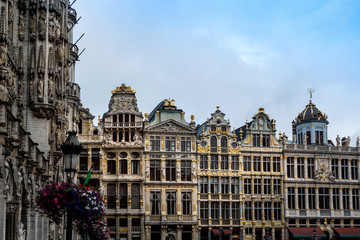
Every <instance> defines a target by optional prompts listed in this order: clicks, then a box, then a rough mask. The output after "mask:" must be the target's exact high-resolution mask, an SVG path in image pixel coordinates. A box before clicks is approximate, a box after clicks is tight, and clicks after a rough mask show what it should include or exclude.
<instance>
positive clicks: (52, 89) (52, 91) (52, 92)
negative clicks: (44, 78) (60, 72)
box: [48, 76, 55, 101]
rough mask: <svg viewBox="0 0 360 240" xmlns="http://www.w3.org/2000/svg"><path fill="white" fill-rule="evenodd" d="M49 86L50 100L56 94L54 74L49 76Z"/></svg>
mask: <svg viewBox="0 0 360 240" xmlns="http://www.w3.org/2000/svg"><path fill="white" fill-rule="evenodd" d="M48 85H49V86H48V88H49V100H51V101H53V100H54V96H55V84H54V80H53V76H49V82H48Z"/></svg>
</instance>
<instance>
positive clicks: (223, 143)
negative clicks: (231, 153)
mask: <svg viewBox="0 0 360 240" xmlns="http://www.w3.org/2000/svg"><path fill="white" fill-rule="evenodd" d="M227 142H228V141H227V138H226V137H225V136H223V137H221V152H222V153H226V152H227V151H228V143H227Z"/></svg>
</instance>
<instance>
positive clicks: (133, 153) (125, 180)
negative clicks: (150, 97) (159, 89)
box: [78, 84, 145, 240]
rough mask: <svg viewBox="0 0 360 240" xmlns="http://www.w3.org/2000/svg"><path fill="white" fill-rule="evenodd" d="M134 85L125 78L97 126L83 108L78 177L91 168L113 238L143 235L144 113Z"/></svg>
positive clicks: (134, 238)
mask: <svg viewBox="0 0 360 240" xmlns="http://www.w3.org/2000/svg"><path fill="white" fill-rule="evenodd" d="M135 92H136V91H135V90H133V89H131V87H126V86H125V84H122V85H121V87H117V88H116V89H114V90H113V91H112V96H111V100H110V103H109V110H108V111H107V112H106V113H105V114H104V115H103V117H102V119H101V120H100V116H99V125H98V126H97V127H94V126H93V124H92V120H93V119H94V116H92V115H91V114H90V112H89V109H81V111H80V120H79V141H80V142H81V144H82V145H83V147H84V148H85V150H84V151H83V153H81V155H80V162H79V172H78V179H79V182H80V183H82V182H83V181H84V179H85V177H86V175H87V173H88V170H89V169H90V168H91V170H92V173H91V180H90V183H89V185H92V186H95V187H96V188H98V189H99V190H100V192H101V193H102V195H103V196H104V198H105V202H106V205H107V209H106V218H107V223H108V227H109V229H110V233H111V237H112V238H113V239H124V238H125V239H133V240H136V239H144V237H145V235H144V234H145V232H144V230H145V228H144V214H145V211H144V199H143V196H144V179H145V177H144V176H145V175H144V170H143V165H144V160H143V159H144V153H143V150H144V148H143V141H142V134H143V133H142V131H143V117H142V113H141V112H139V110H138V107H137V101H136V96H135Z"/></svg>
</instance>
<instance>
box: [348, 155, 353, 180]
mask: <svg viewBox="0 0 360 240" xmlns="http://www.w3.org/2000/svg"><path fill="white" fill-rule="evenodd" d="M351 160H352V159H348V162H347V165H348V168H347V170H348V179H349V180H352V177H351Z"/></svg>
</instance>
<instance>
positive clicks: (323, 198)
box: [283, 98, 360, 239]
mask: <svg viewBox="0 0 360 240" xmlns="http://www.w3.org/2000/svg"><path fill="white" fill-rule="evenodd" d="M328 123H329V122H328V118H327V116H326V115H325V114H324V113H323V112H322V111H320V110H319V109H318V108H317V107H316V105H315V104H313V103H312V100H311V98H310V102H309V104H308V105H306V107H305V109H304V110H303V111H302V112H301V113H299V115H298V116H297V118H296V119H295V120H294V121H293V141H287V142H286V144H284V150H283V155H284V162H285V168H284V173H285V192H284V197H285V203H286V211H285V218H286V226H287V227H288V231H286V238H287V239H289V238H292V237H296V236H298V235H304V236H305V235H307V236H308V235H309V234H310V235H312V230H313V228H314V227H316V230H317V234H318V235H319V236H320V235H322V236H323V237H326V239H335V237H345V235H346V234H347V237H349V236H350V235H351V236H353V237H354V239H355V238H357V237H360V231H359V228H360V206H359V204H360V195H359V191H360V184H359V181H360V168H359V161H360V154H359V153H360V150H359V138H358V139H357V143H356V147H350V146H349V144H350V138H343V139H342V140H341V139H340V137H339V136H338V137H337V139H336V146H335V144H333V143H332V142H331V141H329V140H328V137H327V131H328ZM340 141H341V142H340ZM349 239H350V238H349Z"/></svg>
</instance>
